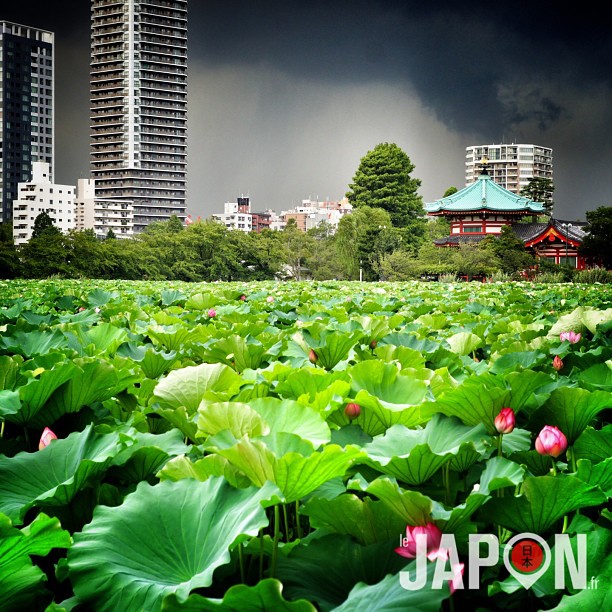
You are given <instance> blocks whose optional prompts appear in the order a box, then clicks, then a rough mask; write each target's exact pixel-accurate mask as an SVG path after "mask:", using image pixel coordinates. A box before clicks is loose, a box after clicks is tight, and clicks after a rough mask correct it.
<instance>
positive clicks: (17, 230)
mask: <svg viewBox="0 0 612 612" xmlns="http://www.w3.org/2000/svg"><path fill="white" fill-rule="evenodd" d="M31 173H32V180H31V181H28V182H25V183H19V185H18V197H17V199H16V200H15V201H14V202H13V240H14V242H15V245H16V246H20V245H22V244H25V243H26V242H28V240H30V238H31V237H32V231H33V229H34V221H35V220H36V217H38V215H39V214H40V213H42V212H46V213H47V214H48V215H49V217H51V220H52V221H53V225H55V227H57V228H58V229H60V230H61V231H62V232H64V233H67V232H68V231H69V230H71V229H74V227H75V207H74V198H75V189H74V186H73V185H56V184H54V183H52V182H51V171H50V166H49V164H48V163H47V162H34V163H33V164H32V170H31Z"/></svg>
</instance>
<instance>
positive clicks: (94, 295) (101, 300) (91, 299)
mask: <svg viewBox="0 0 612 612" xmlns="http://www.w3.org/2000/svg"><path fill="white" fill-rule="evenodd" d="M118 297H119V294H118V293H117V292H116V291H113V292H108V291H104V289H99V288H97V289H94V290H93V291H90V292H89V295H88V296H87V303H88V304H89V305H90V306H105V305H106V304H108V303H109V302H110V301H111V300H113V299H117V298H118Z"/></svg>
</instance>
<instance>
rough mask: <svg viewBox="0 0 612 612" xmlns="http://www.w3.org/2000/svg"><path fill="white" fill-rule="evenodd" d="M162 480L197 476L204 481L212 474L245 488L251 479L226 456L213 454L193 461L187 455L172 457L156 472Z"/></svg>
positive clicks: (196, 477) (234, 485) (235, 485)
mask: <svg viewBox="0 0 612 612" xmlns="http://www.w3.org/2000/svg"><path fill="white" fill-rule="evenodd" d="M156 476H157V477H158V478H159V479H160V480H173V481H176V480H182V479H183V478H195V479H196V480H201V481H202V482H204V481H205V480H208V479H209V478H210V477H211V476H223V478H225V480H227V482H229V483H230V484H231V485H232V486H233V487H238V488H245V487H248V486H250V484H251V481H250V480H249V479H248V478H247V477H246V476H245V475H244V474H243V473H242V472H240V471H239V470H238V468H236V467H235V466H233V465H232V464H231V463H230V462H229V461H228V460H227V459H226V458H225V457H221V455H217V454H213V455H206V457H203V458H202V459H198V460H197V461H191V460H190V459H189V458H188V457H186V456H185V455H181V456H178V457H174V458H173V459H170V460H169V461H168V462H167V463H166V464H165V465H164V467H163V468H162V469H161V470H160V471H159V472H158V473H157V474H156Z"/></svg>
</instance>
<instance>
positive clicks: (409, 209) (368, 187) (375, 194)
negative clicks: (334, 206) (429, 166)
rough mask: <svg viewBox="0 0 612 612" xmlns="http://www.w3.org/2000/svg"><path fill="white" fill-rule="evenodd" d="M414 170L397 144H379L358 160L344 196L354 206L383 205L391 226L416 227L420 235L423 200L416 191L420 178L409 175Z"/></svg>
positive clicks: (379, 206)
mask: <svg viewBox="0 0 612 612" xmlns="http://www.w3.org/2000/svg"><path fill="white" fill-rule="evenodd" d="M413 170H414V165H413V164H412V162H411V161H410V158H409V157H408V155H406V153H404V151H402V149H400V147H398V146H397V145H396V144H393V143H382V144H378V145H376V146H375V147H374V149H373V150H372V151H369V152H368V153H367V154H366V155H365V156H364V157H363V158H362V159H361V162H360V164H359V168H358V169H357V172H356V173H355V176H354V177H353V182H352V183H351V184H350V185H349V187H350V191H349V192H348V193H347V194H346V196H347V198H348V200H349V202H350V203H351V204H352V205H353V206H354V207H356V208H359V207H361V206H370V207H372V208H382V209H384V210H386V211H387V212H388V213H389V215H390V217H391V223H392V224H393V226H394V227H398V228H412V227H415V229H416V228H417V227H419V228H420V234H422V227H421V226H422V225H423V224H424V221H423V217H424V210H423V201H422V199H421V196H420V195H418V193H417V190H418V188H419V187H420V186H421V181H420V180H419V179H416V178H412V177H411V176H410V173H411V172H412V171H413Z"/></svg>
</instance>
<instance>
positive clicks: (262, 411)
mask: <svg viewBox="0 0 612 612" xmlns="http://www.w3.org/2000/svg"><path fill="white" fill-rule="evenodd" d="M249 405H250V407H251V408H252V409H253V410H255V412H257V413H258V414H259V415H260V416H261V417H262V419H263V420H264V421H265V422H266V423H267V424H268V426H269V428H270V432H271V433H283V432H285V433H293V434H296V435H298V436H300V437H301V438H303V439H304V440H309V441H310V442H312V443H313V445H314V446H315V448H316V447H318V446H320V445H321V444H325V443H326V442H329V440H330V438H331V432H330V429H329V425H327V423H326V422H325V420H324V419H323V417H322V416H321V415H320V414H319V413H318V412H317V411H316V410H313V409H312V408H309V407H308V406H304V404H301V403H299V402H295V401H293V400H280V399H278V398H274V397H263V398H260V399H255V400H251V401H250V402H249Z"/></svg>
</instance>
